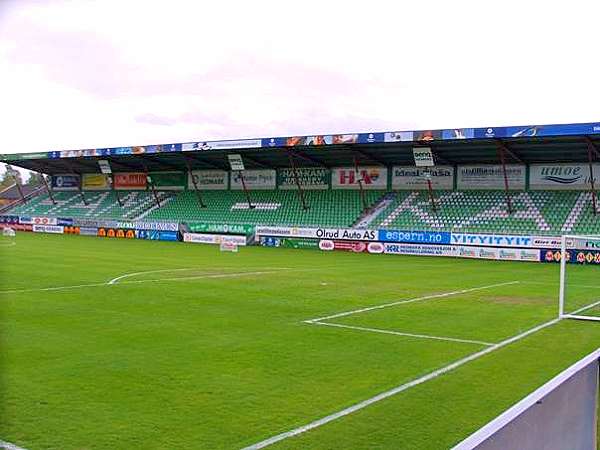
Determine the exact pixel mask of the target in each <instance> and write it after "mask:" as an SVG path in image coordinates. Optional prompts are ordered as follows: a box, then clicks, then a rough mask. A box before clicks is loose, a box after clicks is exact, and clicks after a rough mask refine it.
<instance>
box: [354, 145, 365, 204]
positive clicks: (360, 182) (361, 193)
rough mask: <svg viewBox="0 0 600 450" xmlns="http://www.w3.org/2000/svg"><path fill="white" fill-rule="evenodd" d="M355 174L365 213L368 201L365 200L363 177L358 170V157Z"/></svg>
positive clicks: (355, 161) (355, 162) (355, 163)
mask: <svg viewBox="0 0 600 450" xmlns="http://www.w3.org/2000/svg"><path fill="white" fill-rule="evenodd" d="M354 172H355V173H356V180H357V182H358V189H360V200H361V202H362V207H363V211H365V210H366V209H367V200H366V198H365V191H364V189H363V180H362V175H361V173H360V172H359V170H358V161H357V160H356V156H355V157H354Z"/></svg>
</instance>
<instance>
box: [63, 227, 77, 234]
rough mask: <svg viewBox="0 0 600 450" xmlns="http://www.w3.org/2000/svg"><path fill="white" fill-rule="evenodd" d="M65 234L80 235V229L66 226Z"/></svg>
mask: <svg viewBox="0 0 600 450" xmlns="http://www.w3.org/2000/svg"><path fill="white" fill-rule="evenodd" d="M64 234H80V229H79V227H74V226H65V227H64Z"/></svg>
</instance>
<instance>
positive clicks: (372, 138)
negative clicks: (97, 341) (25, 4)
mask: <svg viewBox="0 0 600 450" xmlns="http://www.w3.org/2000/svg"><path fill="white" fill-rule="evenodd" d="M523 130H525V132H523ZM531 130H533V131H531ZM452 131H455V130H438V131H436V132H434V133H424V132H417V131H415V132H393V133H368V134H367V133H365V134H354V135H343V137H344V139H340V136H333V137H327V136H325V137H324V139H314V137H312V138H313V139H309V137H304V138H302V137H301V138H265V139H253V140H240V141H219V142H203V143H188V144H169V145H162V146H146V147H131V148H130V147H119V148H116V149H94V150H82V151H64V152H49V153H40V154H35V155H26V156H23V155H6V156H4V157H0V158H1V159H2V160H4V161H5V162H8V163H10V164H13V165H20V166H21V167H24V168H28V169H31V170H37V171H41V172H43V173H46V174H48V175H50V176H51V177H52V178H51V182H50V183H49V186H48V189H50V192H48V190H47V189H46V190H45V189H41V190H39V191H37V192H36V193H35V194H37V195H33V196H31V198H28V199H25V201H21V202H17V203H21V204H18V205H16V206H14V207H12V208H11V207H5V208H4V210H2V211H0V212H2V213H4V214H15V215H24V216H52V217H65V218H85V219H123V220H141V219H144V220H149V221H168V222H182V223H186V222H204V223H212V224H218V223H228V224H243V225H269V226H273V225H281V226H295V227H300V226H305V227H339V228H347V227H356V228H374V229H377V228H389V229H405V230H415V229H418V230H433V231H462V232H479V233H492V232H493V233H512V234H535V235H554V236H556V235H560V234H562V233H585V234H597V233H599V232H600V223H599V221H598V214H597V213H596V212H595V211H594V209H593V208H594V205H596V208H597V209H598V206H597V203H598V202H596V201H595V200H596V198H595V197H596V192H595V184H594V183H590V176H589V174H590V173H591V171H592V168H593V167H592V166H594V165H596V166H595V167H596V169H595V170H599V169H598V168H597V163H596V161H598V160H600V153H599V152H598V147H599V146H600V144H599V142H598V141H599V140H598V137H597V136H598V126H597V124H572V125H546V126H536V127H533V128H532V127H505V128H482V129H462V130H461V133H455V132H452ZM429 134H431V135H432V136H434V137H435V138H434V139H433V140H428V141H418V140H417V139H418V136H421V135H429ZM456 136H462V137H464V138H463V139H457V138H456ZM334 138H335V139H334ZM315 142H321V143H322V145H313V144H314V143H315ZM337 142H343V144H337ZM423 148H425V149H429V151H431V154H432V160H433V161H434V163H435V164H436V166H435V171H434V172H433V173H432V192H428V189H427V184H426V182H425V177H424V173H422V172H419V169H418V168H417V169H416V170H415V166H414V160H413V150H414V149H423ZM133 149H135V152H134V150H133ZM200 149H202V150H200ZM188 150H190V151H188ZM231 153H238V154H240V155H241V156H242V158H243V160H244V162H245V165H246V171H245V175H244V177H245V178H246V179H247V184H248V186H247V189H246V185H244V186H242V185H241V183H240V179H238V178H239V177H238V176H234V175H235V173H233V172H232V173H230V172H229V165H228V162H227V155H228V154H231ZM99 161H104V162H105V163H106V164H108V165H109V166H110V167H111V168H112V172H113V173H114V174H113V175H103V174H101V173H100V168H99V166H98V162H99ZM65 164H70V165H71V166H72V167H71V170H70V171H69V172H68V174H65V173H64V172H65V167H66V166H65ZM438 164H439V166H438ZM297 166H298V167H297ZM562 171H565V172H564V173H563V172H562ZM573 175H575V176H573ZM115 176H116V178H117V179H116V183H115V184H114V185H113V184H112V183H113V182H114V181H115V179H114V178H115ZM146 176H148V179H149V180H152V181H147V180H146ZM111 177H112V178H111ZM65 180H66V181H65ZM98 183H99V184H98ZM298 189H300V192H299V191H298Z"/></svg>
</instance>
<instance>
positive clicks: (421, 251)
mask: <svg viewBox="0 0 600 450" xmlns="http://www.w3.org/2000/svg"><path fill="white" fill-rule="evenodd" d="M383 246H384V250H383V252H384V253H385V254H388V255H418V256H457V249H456V247H454V246H451V245H427V244H399V243H398V244H396V243H394V244H392V243H385V244H383Z"/></svg>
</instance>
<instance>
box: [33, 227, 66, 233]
mask: <svg viewBox="0 0 600 450" xmlns="http://www.w3.org/2000/svg"><path fill="white" fill-rule="evenodd" d="M64 231H65V230H64V227H63V226H59V225H33V232H34V233H52V234H63V233H64Z"/></svg>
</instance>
